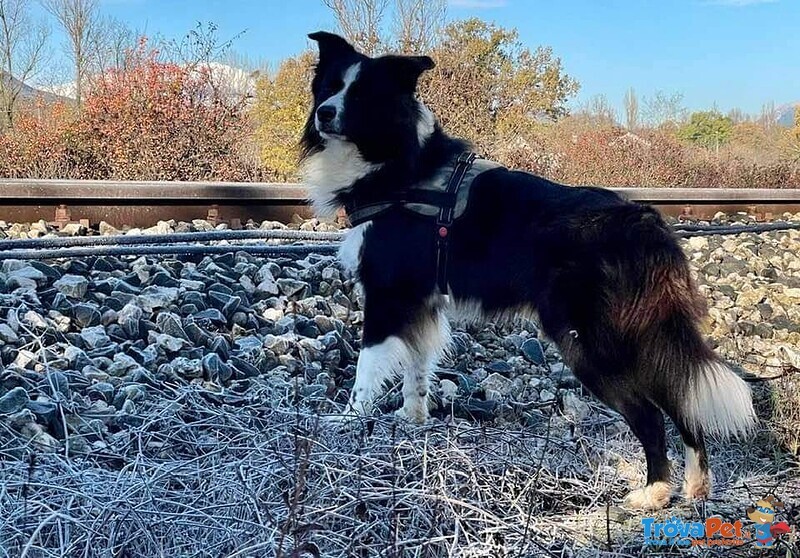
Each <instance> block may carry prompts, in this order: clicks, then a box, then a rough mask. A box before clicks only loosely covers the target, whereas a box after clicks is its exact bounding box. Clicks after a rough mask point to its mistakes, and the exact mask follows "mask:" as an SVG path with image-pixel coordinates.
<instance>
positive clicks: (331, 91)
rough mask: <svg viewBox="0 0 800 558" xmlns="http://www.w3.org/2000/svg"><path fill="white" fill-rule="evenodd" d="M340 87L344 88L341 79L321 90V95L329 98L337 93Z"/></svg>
mask: <svg viewBox="0 0 800 558" xmlns="http://www.w3.org/2000/svg"><path fill="white" fill-rule="evenodd" d="M342 87H344V82H343V81H342V80H341V79H336V80H333V81H330V82H328V83H327V84H325V86H324V87H323V88H322V94H323V95H325V96H326V97H330V96H331V95H335V94H336V93H338V92H339V91H340V90H341V89H342Z"/></svg>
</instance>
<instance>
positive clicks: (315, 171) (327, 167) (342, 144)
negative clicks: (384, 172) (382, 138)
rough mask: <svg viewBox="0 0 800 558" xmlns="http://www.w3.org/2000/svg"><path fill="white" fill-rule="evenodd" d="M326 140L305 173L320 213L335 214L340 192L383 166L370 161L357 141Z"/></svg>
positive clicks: (314, 202)
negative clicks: (359, 147)
mask: <svg viewBox="0 0 800 558" xmlns="http://www.w3.org/2000/svg"><path fill="white" fill-rule="evenodd" d="M324 141H325V147H324V149H323V150H322V151H317V152H316V153H314V154H313V155H310V156H309V157H307V158H306V159H305V161H304V162H303V165H302V168H301V172H302V175H303V182H304V183H305V184H306V185H307V186H308V190H309V197H310V198H311V203H312V205H313V206H314V211H315V212H316V214H317V216H319V217H333V216H335V215H336V209H337V206H336V203H335V201H336V193H337V192H338V191H340V190H344V189H346V188H349V187H350V186H351V185H352V184H353V183H354V182H355V181H356V180H358V179H359V178H363V177H365V176H366V175H368V174H369V173H371V172H374V171H376V170H378V169H379V168H380V167H381V165H380V164H379V163H368V162H366V161H365V160H364V158H363V157H362V156H361V153H360V152H359V151H358V147H356V145H355V144H354V143H350V142H349V141H344V140H340V139H336V138H328V139H326V140H324Z"/></svg>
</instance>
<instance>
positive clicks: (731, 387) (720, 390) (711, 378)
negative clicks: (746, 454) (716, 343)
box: [681, 358, 756, 438]
mask: <svg viewBox="0 0 800 558" xmlns="http://www.w3.org/2000/svg"><path fill="white" fill-rule="evenodd" d="M682 395H683V401H682V402H681V405H682V411H683V412H682V414H681V416H682V417H684V421H685V424H686V426H687V427H688V428H689V429H690V430H691V431H692V432H694V433H701V432H702V433H706V434H709V435H711V436H713V437H715V438H744V437H747V436H748V435H749V434H750V433H751V432H752V431H753V429H754V427H755V424H756V414H755V411H754V410H753V400H752V395H751V393H750V386H748V385H747V384H746V383H745V381H744V380H742V379H741V378H740V377H739V376H738V375H736V373H735V372H734V371H733V370H731V369H730V367H728V366H727V365H726V364H725V363H723V362H722V361H721V360H719V359H717V358H715V359H712V360H710V361H701V362H696V363H695V364H694V366H693V367H692V368H691V369H690V373H689V385H688V386H687V389H686V390H685V392H684V393H683V394H682Z"/></svg>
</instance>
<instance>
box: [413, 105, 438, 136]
mask: <svg viewBox="0 0 800 558" xmlns="http://www.w3.org/2000/svg"><path fill="white" fill-rule="evenodd" d="M435 127H436V117H435V116H434V115H433V112H432V111H431V109H429V108H428V107H426V106H425V104H424V103H422V102H421V101H419V120H417V139H418V140H419V145H420V147H422V146H423V145H425V142H426V141H427V140H428V138H429V137H431V135H432V134H433V131H434V129H435Z"/></svg>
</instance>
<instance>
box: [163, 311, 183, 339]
mask: <svg viewBox="0 0 800 558" xmlns="http://www.w3.org/2000/svg"><path fill="white" fill-rule="evenodd" d="M156 327H158V329H159V331H161V333H166V334H167V335H171V336H172V337H178V338H180V339H185V340H186V341H189V336H188V335H187V334H186V331H185V330H184V329H183V324H182V322H181V319H180V317H178V316H177V315H176V314H173V313H171V312H160V313H159V314H158V316H156Z"/></svg>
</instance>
